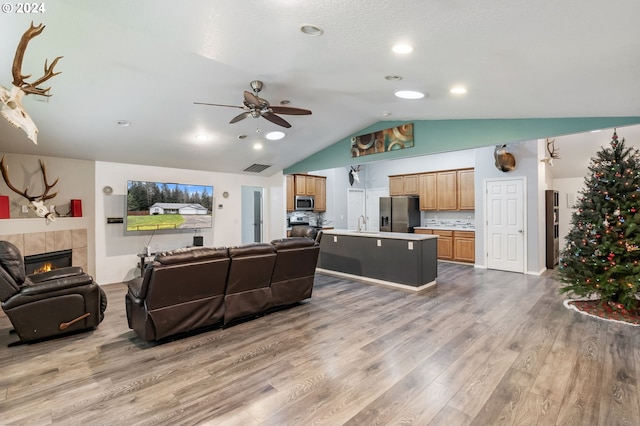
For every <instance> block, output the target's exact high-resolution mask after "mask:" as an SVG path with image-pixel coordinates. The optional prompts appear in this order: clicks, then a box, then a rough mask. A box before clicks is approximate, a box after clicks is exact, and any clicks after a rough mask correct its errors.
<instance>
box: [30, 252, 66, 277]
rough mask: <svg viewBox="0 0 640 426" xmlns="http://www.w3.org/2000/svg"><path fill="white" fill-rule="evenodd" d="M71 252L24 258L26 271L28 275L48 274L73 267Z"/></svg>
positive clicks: (34, 255) (42, 254) (49, 253)
mask: <svg viewBox="0 0 640 426" xmlns="http://www.w3.org/2000/svg"><path fill="white" fill-rule="evenodd" d="M71 253H72V251H71V250H59V251H51V252H48V253H41V254H33V255H30V256H25V257H24V269H25V273H26V274H27V275H30V274H37V273H39V272H46V271H50V270H53V269H58V268H65V267H67V266H71Z"/></svg>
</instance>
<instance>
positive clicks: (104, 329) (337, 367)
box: [0, 263, 640, 426]
mask: <svg viewBox="0 0 640 426" xmlns="http://www.w3.org/2000/svg"><path fill="white" fill-rule="evenodd" d="M557 289H558V283H557V282H555V281H554V280H553V278H552V277H551V276H550V275H548V276H541V277H535V276H527V275H520V274H514V273H508V272H500V271H488V270H482V269H474V268H473V267H471V266H465V265H456V264H446V263H440V264H439V276H438V286H437V288H436V289H434V290H430V291H426V292H424V293H422V294H412V293H407V292H403V291H399V290H393V289H388V288H383V287H376V286H371V285H366V284H362V283H358V282H351V281H345V280H342V279H336V278H332V277H328V276H323V275H317V277H316V285H315V287H314V294H313V297H312V298H311V299H310V300H308V301H307V302H305V303H304V304H302V305H300V306H296V307H294V308H292V309H289V310H285V311H281V312H276V313H273V314H270V315H267V316H264V317H261V318H258V319H256V320H253V321H250V322H245V323H241V324H239V325H236V326H233V327H230V328H227V329H215V330H210V331H208V332H205V333H201V334H197V335H192V336H188V337H185V338H183V339H180V340H174V341H170V342H167V343H164V344H149V343H143V342H140V341H139V340H137V338H136V336H135V334H134V333H133V332H132V331H131V330H129V329H128V328H127V322H126V317H125V308H124V294H125V286H124V285H123V284H112V285H107V286H105V290H106V291H107V294H108V296H109V307H108V309H107V312H106V318H105V321H104V322H103V323H102V324H101V325H100V326H99V327H98V328H97V329H96V330H94V331H91V332H88V333H83V334H78V335H74V336H69V337H65V338H59V339H55V340H50V341H46V342H41V343H37V344H31V345H20V346H13V347H7V344H8V343H9V342H12V341H15V340H16V336H15V335H9V329H10V323H9V321H8V319H7V318H6V316H4V314H0V365H1V366H2V369H1V371H2V372H1V373H0V424H2V425H23V424H24V425H47V424H59V425H138V424H140V425H154V424H159V425H165V424H171V425H195V424H210V425H243V426H246V425H248V426H251V425H316V424H317V425H321V424H322V425H421V426H422V425H467V424H471V425H501V424H505V425H512V424H517V425H534V424H539V425H555V424H558V425H560V424H562V425H566V424H569V425H623V424H624V425H638V424H640V414H639V401H640V393H639V391H638V383H637V377H638V371H639V370H640V333H639V332H640V329H638V328H635V327H631V326H626V325H621V324H615V323H607V322H603V321H599V320H594V319H591V318H588V317H586V316H584V315H580V314H578V313H576V312H573V311H569V310H567V309H565V308H564V307H563V306H562V299H563V297H562V296H559V295H558V292H557Z"/></svg>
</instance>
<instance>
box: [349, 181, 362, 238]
mask: <svg viewBox="0 0 640 426" xmlns="http://www.w3.org/2000/svg"><path fill="white" fill-rule="evenodd" d="M364 195H365V194H364V189H348V192H347V229H351V230H356V229H358V218H359V217H360V216H361V215H362V216H365V215H366V210H365V209H366V208H365V197H364Z"/></svg>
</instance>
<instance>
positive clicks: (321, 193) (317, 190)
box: [286, 175, 327, 212]
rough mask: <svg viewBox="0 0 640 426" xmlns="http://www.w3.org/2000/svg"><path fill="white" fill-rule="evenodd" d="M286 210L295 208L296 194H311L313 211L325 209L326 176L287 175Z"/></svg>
mask: <svg viewBox="0 0 640 426" xmlns="http://www.w3.org/2000/svg"><path fill="white" fill-rule="evenodd" d="M286 185H287V211H288V212H292V211H294V210H295V197H296V195H313V196H314V198H315V209H314V210H313V211H315V212H324V211H326V210H327V178H326V177H324V176H314V175H287V177H286Z"/></svg>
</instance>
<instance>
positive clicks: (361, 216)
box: [358, 214, 367, 232]
mask: <svg viewBox="0 0 640 426" xmlns="http://www.w3.org/2000/svg"><path fill="white" fill-rule="evenodd" d="M360 218H362V225H361V224H360ZM365 223H367V220H366V219H365V218H364V215H362V214H361V215H360V216H359V217H358V232H362V226H364V224H365Z"/></svg>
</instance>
